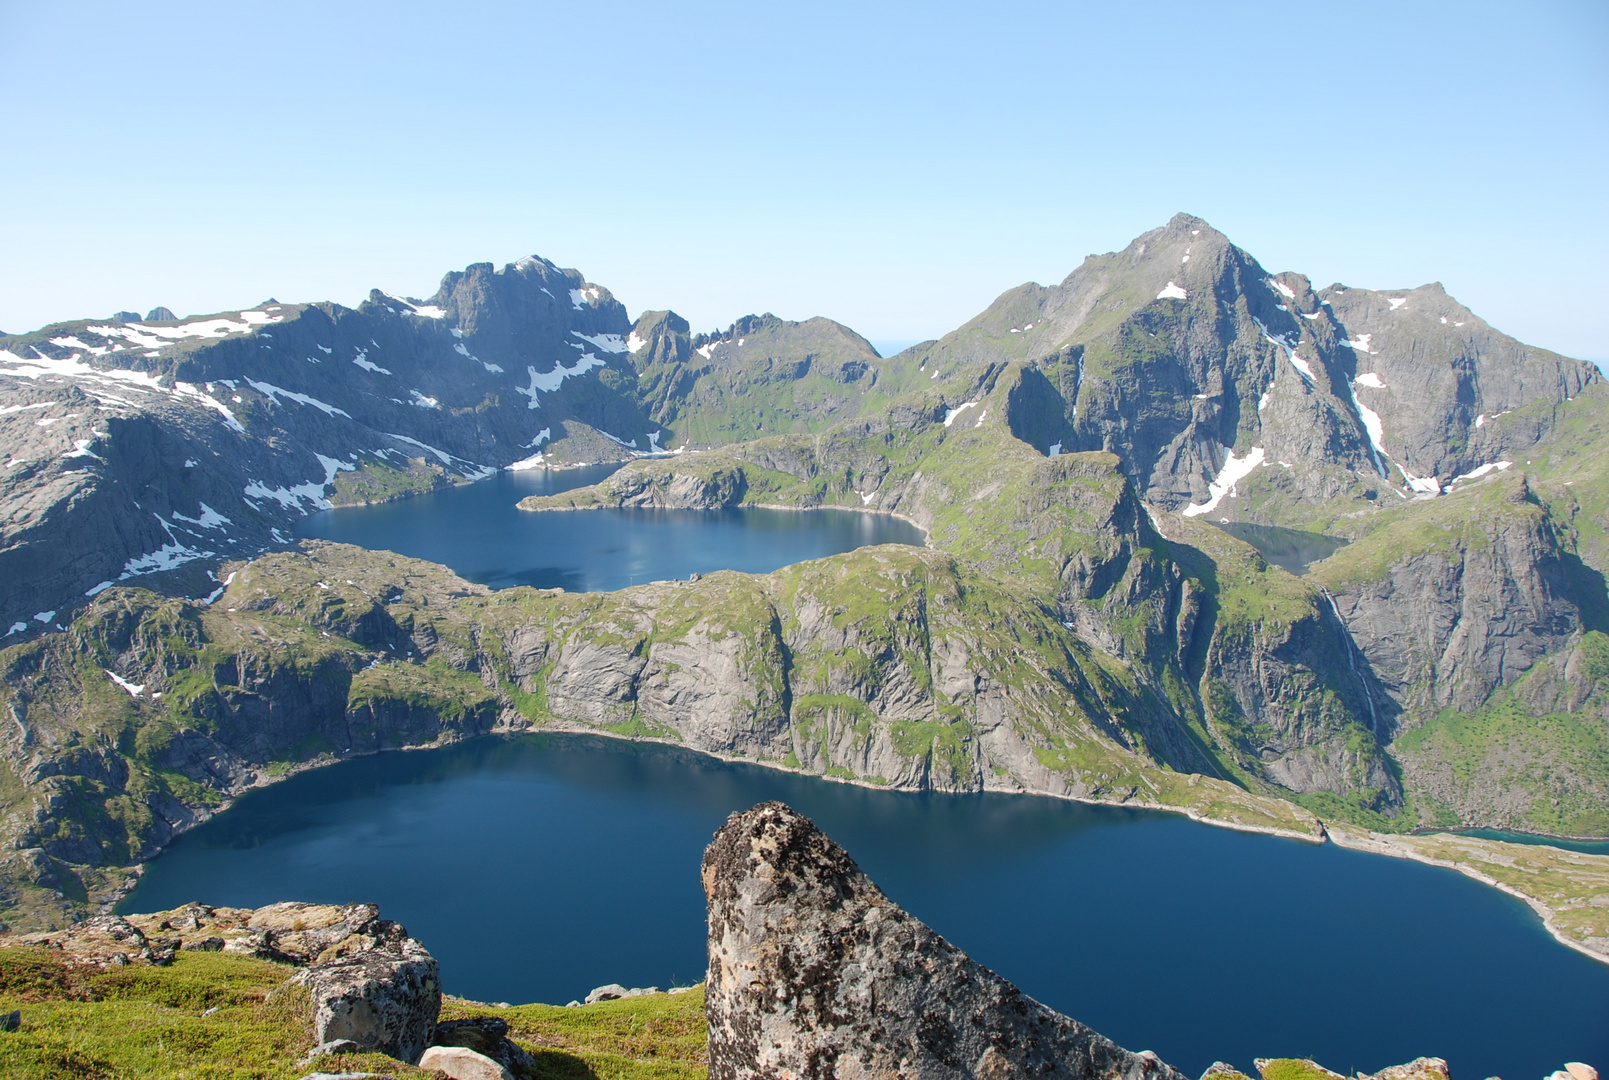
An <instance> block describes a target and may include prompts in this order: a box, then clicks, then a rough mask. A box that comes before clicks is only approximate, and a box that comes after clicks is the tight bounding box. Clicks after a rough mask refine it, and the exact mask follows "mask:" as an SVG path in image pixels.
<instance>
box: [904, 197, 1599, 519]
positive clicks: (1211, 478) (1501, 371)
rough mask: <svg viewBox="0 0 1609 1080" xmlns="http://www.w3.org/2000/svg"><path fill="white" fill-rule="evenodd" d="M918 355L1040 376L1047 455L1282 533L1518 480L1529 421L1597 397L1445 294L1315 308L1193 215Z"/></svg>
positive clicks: (1304, 294)
mask: <svg viewBox="0 0 1609 1080" xmlns="http://www.w3.org/2000/svg"><path fill="white" fill-rule="evenodd" d="M904 355H915V356H916V357H917V358H918V362H919V363H921V364H924V365H926V366H927V367H929V368H930V369H932V370H934V371H935V372H938V371H943V370H944V369H946V368H949V367H954V366H958V365H964V364H967V363H975V362H980V361H999V360H1011V359H1018V360H1028V361H1033V362H1035V363H1037V365H1038V366H1039V367H1040V368H1041V369H1042V370H1043V371H1044V372H1045V374H1046V376H1047V377H1048V378H1050V379H1051V381H1052V382H1054V383H1055V384H1056V387H1057V389H1058V391H1059V393H1060V395H1061V398H1062V402H1063V413H1064V425H1063V427H1062V429H1061V430H1059V431H1046V432H1045V433H1044V435H1043V437H1044V438H1045V439H1047V440H1049V442H1048V443H1047V444H1046V445H1049V444H1051V443H1059V444H1060V445H1061V447H1062V449H1063V450H1067V451H1071V450H1093V449H1104V450H1110V451H1112V452H1113V453H1116V454H1117V455H1118V456H1119V457H1120V458H1122V460H1123V462H1124V466H1125V470H1126V471H1127V472H1128V473H1129V475H1130V476H1131V477H1133V479H1134V481H1135V482H1136V483H1137V484H1139V485H1140V486H1141V489H1142V491H1143V492H1144V494H1145V497H1146V498H1147V500H1148V501H1150V502H1152V503H1154V504H1156V505H1157V506H1160V507H1162V508H1165V509H1168V510H1185V509H1186V508H1188V511H1189V512H1195V513H1202V512H1208V510H1207V508H1208V506H1209V505H1210V506H1211V511H1210V512H1211V513H1212V514H1213V515H1214V516H1215V518H1216V517H1219V516H1223V517H1227V518H1229V519H1230V520H1236V519H1248V518H1252V517H1256V516H1258V515H1259V514H1260V515H1261V516H1262V517H1265V518H1268V519H1271V520H1275V521H1279V522H1280V523H1284V522H1285V521H1286V520H1289V521H1291V523H1296V522H1302V521H1306V522H1319V521H1324V520H1326V519H1328V518H1333V517H1334V516H1335V515H1336V514H1338V513H1342V512H1345V511H1344V510H1343V507H1344V508H1345V510H1357V509H1362V508H1363V506H1362V504H1365V503H1369V502H1373V501H1375V500H1377V499H1382V498H1383V499H1387V500H1389V499H1393V498H1394V499H1406V498H1409V497H1412V496H1415V495H1426V494H1437V493H1441V492H1443V491H1445V490H1446V489H1447V488H1449V487H1450V486H1451V485H1453V484H1454V483H1456V482H1457V481H1458V480H1459V479H1461V478H1464V477H1468V476H1470V475H1471V474H1474V473H1477V472H1479V471H1480V470H1482V469H1485V470H1486V471H1488V472H1489V471H1491V470H1492V469H1495V468H1502V467H1505V466H1502V465H1501V463H1502V462H1504V461H1512V460H1513V459H1514V458H1516V457H1517V456H1519V455H1521V454H1522V453H1523V452H1524V450H1525V449H1526V448H1527V447H1530V446H1533V445H1535V444H1536V442H1537V441H1538V440H1539V439H1540V438H1542V437H1543V436H1544V435H1545V434H1546V433H1547V431H1548V430H1549V427H1550V420H1548V419H1547V418H1543V417H1538V416H1533V415H1529V414H1527V415H1525V416H1515V415H1514V414H1515V413H1516V411H1517V410H1525V409H1527V408H1528V407H1532V406H1539V405H1540V406H1552V405H1557V404H1559V403H1562V402H1564V401H1566V400H1568V399H1569V398H1571V397H1572V396H1574V395H1575V394H1578V393H1580V391H1581V390H1582V388H1583V387H1585V386H1587V385H1589V384H1592V383H1594V382H1597V381H1599V380H1601V377H1602V376H1601V375H1600V373H1599V372H1598V371H1597V369H1596V368H1595V367H1593V365H1591V364H1589V363H1586V362H1584V361H1579V360H1571V359H1568V358H1566V357H1562V356H1558V355H1556V354H1554V353H1550V352H1547V351H1546V350H1543V349H1535V348H1531V347H1529V346H1526V345H1523V344H1521V343H1520V342H1517V341H1515V340H1514V339H1513V338H1510V337H1508V336H1506V335H1504V334H1502V333H1499V332H1498V331H1496V330H1494V329H1492V328H1491V327H1490V326H1488V325H1487V324H1486V323H1485V322H1483V321H1482V320H1481V319H1480V318H1478V317H1477V316H1475V315H1474V314H1473V313H1471V312H1470V311H1469V310H1468V309H1467V308H1465V307H1463V306H1462V305H1461V304H1459V303H1458V302H1457V301H1455V300H1453V299H1452V298H1451V297H1449V296H1448V295H1447V294H1446V292H1445V291H1444V290H1443V289H1442V287H1441V286H1440V285H1439V284H1431V285H1424V286H1420V287H1419V288H1417V289H1403V290H1385V291H1380V290H1368V289H1354V288H1348V287H1346V286H1342V285H1331V286H1329V287H1328V288H1325V289H1323V290H1320V291H1314V289H1313V287H1312V285H1311V283H1310V282H1309V281H1308V280H1307V278H1305V277H1302V276H1301V275H1300V274H1295V273H1278V274H1275V273H1270V272H1268V271H1267V270H1265V269H1264V268H1263V267H1262V266H1261V265H1260V264H1258V262H1257V261H1256V260H1255V259H1254V258H1252V257H1251V256H1250V255H1249V254H1247V253H1246V252H1244V251H1242V250H1241V249H1240V248H1238V247H1235V246H1234V245H1233V244H1232V243H1230V242H1229V240H1228V238H1227V237H1225V236H1224V235H1223V234H1221V233H1219V232H1217V231H1216V230H1214V229H1213V228H1212V227H1211V226H1210V225H1208V224H1207V223H1206V222H1204V221H1202V220H1200V219H1199V218H1194V217H1190V216H1189V215H1185V214H1180V215H1177V216H1176V217H1174V219H1173V220H1172V221H1170V222H1169V223H1168V224H1167V225H1166V226H1164V227H1162V228H1160V229H1154V230H1152V231H1151V232H1148V233H1146V234H1145V235H1143V236H1141V237H1139V238H1137V239H1136V240H1135V241H1134V242H1133V243H1131V244H1130V245H1129V246H1128V247H1127V248H1125V249H1124V250H1122V251H1120V252H1115V253H1111V254H1107V255H1092V256H1090V257H1089V258H1087V259H1085V260H1084V263H1083V264H1082V265H1081V266H1079V267H1078V269H1076V270H1074V271H1073V272H1072V273H1071V274H1069V275H1068V276H1067V278H1066V279H1065V280H1064V281H1062V283H1061V284H1059V285H1055V286H1051V287H1048V288H1047V287H1043V286H1039V285H1035V284H1032V283H1030V284H1026V285H1022V286H1019V287H1018V288H1016V289H1013V290H1011V291H1010V292H1007V293H1005V294H1003V295H1002V296H1001V297H1000V298H999V299H998V300H996V301H995V302H994V304H992V305H991V306H990V307H989V308H988V310H986V311H984V312H983V313H982V314H980V315H978V316H977V317H976V318H974V319H972V320H971V321H970V322H968V323H966V324H965V325H964V326H962V327H960V328H959V329H957V330H955V331H953V332H952V333H950V334H947V335H945V336H944V337H943V338H941V339H940V340H938V341H936V342H930V343H927V344H924V345H921V346H917V347H916V348H915V349H913V350H911V351H910V353H908V354H904ZM1254 457H1255V458H1256V459H1257V463H1256V465H1255V466H1253V467H1251V468H1250V469H1248V468H1247V466H1246V465H1245V463H1246V462H1247V461H1249V460H1251V459H1252V458H1254ZM1230 491H1233V492H1234V494H1235V495H1236V496H1239V497H1243V498H1244V499H1245V500H1246V502H1245V503H1244V504H1241V505H1240V506H1239V507H1237V508H1234V509H1236V510H1238V512H1229V511H1230V509H1231V508H1226V507H1225V506H1224V505H1223V503H1222V500H1221V497H1220V494H1219V493H1220V492H1222V493H1225V494H1227V493H1228V492H1230ZM1215 500H1217V501H1215ZM1253 508H1255V509H1253Z"/></svg>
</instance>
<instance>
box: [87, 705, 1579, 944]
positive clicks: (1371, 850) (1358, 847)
mask: <svg viewBox="0 0 1609 1080" xmlns="http://www.w3.org/2000/svg"><path fill="white" fill-rule="evenodd" d="M522 719H523V718H522ZM543 734H559V735H591V736H594V737H597V738H602V739H611V740H614V741H618V742H627V743H647V744H653V745H658V746H667V747H674V748H676V749H678V750H683V751H687V752H690V753H694V754H698V755H700V756H702V757H707V758H711V759H713V760H716V761H721V762H724V763H727V764H734V765H751V766H757V767H760V768H765V769H770V770H774V771H777V772H784V773H791V774H793V775H796V776H801V777H805V778H808V779H813V780H821V781H826V782H829V783H838V784H847V785H849V786H852V787H859V788H864V789H867V790H873V791H899V792H905V793H908V794H920V793H921V791H920V790H918V789H909V788H894V787H890V786H888V785H884V784H873V783H871V782H869V781H866V780H862V779H859V778H846V777H840V776H827V775H825V774H821V773H812V772H808V771H806V770H804V769H799V768H794V767H792V766H788V765H784V764H782V763H781V762H772V761H757V760H755V759H753V758H746V757H741V756H737V755H732V754H723V753H720V752H718V751H712V750H703V749H699V748H697V747H691V746H687V745H685V744H683V743H680V742H676V741H674V740H671V739H656V738H651V737H645V736H638V735H622V734H619V733H617V732H612V731H603V730H599V729H597V728H592V727H588V726H587V725H585V724H579V723H574V722H569V721H553V722H548V723H545V724H541V725H532V726H528V727H524V726H522V727H514V726H512V725H509V724H500V725H499V726H498V727H495V728H493V729H492V730H490V731H487V732H484V733H482V734H479V735H470V736H466V737H463V738H456V739H449V740H446V741H445V742H443V741H439V740H438V741H436V742H432V743H428V744H424V745H419V746H401V747H392V748H388V749H382V750H369V751H364V752H361V753H354V754H348V755H343V756H340V757H334V756H321V757H319V758H315V759H312V760H310V761H305V762H297V763H294V764H290V765H288V766H287V767H285V768H283V769H282V770H280V771H278V772H275V773H273V774H272V775H270V774H269V773H268V772H267V768H266V767H265V769H264V770H262V771H257V772H256V776H255V779H254V780H253V781H252V783H251V784H249V785H247V786H245V787H243V788H241V789H239V790H237V791H235V792H234V793H233V794H232V795H230V796H229V797H227V798H226V799H224V800H223V801H222V802H220V803H219V805H218V806H217V807H216V808H213V809H211V810H210V811H209V812H207V813H206V814H205V815H200V814H198V815H196V816H195V818H194V819H193V820H192V821H191V822H189V823H188V824H186V825H185V826H184V828H183V829H180V830H176V831H175V832H174V834H173V837H172V839H170V840H169V842H168V844H164V845H162V846H161V847H159V848H157V850H156V851H155V852H153V853H152V855H151V857H150V858H148V859H144V860H142V861H140V862H139V863H137V864H135V865H133V866H131V867H129V868H128V872H127V877H126V879H125V880H124V882H123V883H122V884H121V885H120V886H118V887H117V888H115V889H113V890H109V891H108V893H107V894H105V895H106V898H105V899H104V900H103V901H101V902H100V903H99V904H98V905H97V913H98V914H111V913H113V912H114V911H115V909H116V908H117V906H118V905H119V904H121V903H122V902H123V900H124V899H126V898H127V896H128V895H129V894H130V893H131V892H132V891H133V890H134V888H135V886H137V885H138V884H139V881H140V878H141V877H143V875H144V873H145V869H146V867H147V866H149V865H150V863H151V862H152V861H154V860H155V859H157V858H159V857H160V856H161V854H162V853H163V851H165V850H166V849H167V848H168V846H170V845H171V844H172V842H173V840H176V839H178V838H179V837H180V836H182V835H184V833H187V832H189V831H190V830H191V829H193V828H195V827H197V826H199V825H202V824H204V823H206V822H208V821H211V820H212V819H213V818H215V817H217V816H218V815H219V814H222V813H225V812H226V811H228V810H229V809H230V808H231V807H232V806H233V805H234V803H235V801H236V800H237V799H239V798H240V797H241V796H243V795H245V794H246V793H247V792H250V791H255V790H257V789H259V788H267V787H272V786H273V785H275V784H278V783H279V782H280V781H282V780H288V779H290V778H291V777H292V776H298V775H301V774H302V773H306V772H312V771H314V770H317V769H323V768H327V767H329V766H331V765H335V764H337V763H339V762H342V761H350V760H354V759H357V758H364V757H377V756H379V755H381V754H388V753H396V752H399V751H400V752H404V753H411V752H420V751H429V750H442V749H446V748H447V747H449V746H455V745H458V744H460V743H464V742H469V741H472V740H479V739H487V738H490V737H499V738H502V739H504V740H511V739H514V738H517V737H520V736H527V735H543ZM983 793H987V794H1000V795H1026V796H1030V797H1036V798H1050V799H1060V800H1062V801H1065V802H1074V803H1081V804H1084V805H1087V806H1107V807H1114V808H1120V809H1130V810H1153V811H1160V812H1165V813H1170V814H1178V815H1180V816H1183V817H1186V818H1188V819H1190V820H1191V821H1195V822H1197V823H1199V824H1202V825H1209V826H1212V827H1215V828H1220V829H1229V830H1232V831H1236V832H1245V833H1254V834H1259V835H1264V836H1274V837H1280V838H1283V839H1287V840H1297V841H1301V842H1303V843H1308V844H1323V843H1326V842H1329V843H1334V844H1335V845H1336V846H1337V847H1342V848H1347V849H1350V850H1354V851H1360V852H1363V853H1366V854H1373V855H1380V856H1383V857H1386V858H1396V859H1406V860H1408V861H1411V862H1419V863H1422V864H1425V865H1428V866H1436V867H1440V868H1442V869H1450V870H1455V871H1457V872H1458V873H1460V874H1463V875H1464V876H1466V877H1468V878H1471V879H1472V880H1474V881H1477V882H1479V883H1481V884H1483V885H1487V886H1490V887H1492V888H1494V889H1497V890H1498V891H1499V892H1503V893H1506V894H1508V895H1509V896H1512V897H1514V898H1515V899H1517V900H1519V901H1521V902H1522V903H1524V904H1525V905H1526V906H1527V907H1529V908H1530V909H1531V910H1532V912H1534V913H1535V914H1536V915H1537V916H1538V918H1540V919H1541V921H1542V925H1543V927H1544V929H1546V930H1547V932H1548V934H1549V936H1550V937H1552V938H1553V939H1554V940H1555V941H1557V942H1558V943H1559V944H1561V945H1564V946H1566V947H1568V948H1570V949H1572V950H1574V951H1576V952H1579V953H1581V954H1583V955H1585V956H1589V957H1591V958H1592V959H1594V960H1596V961H1598V962H1599V963H1602V964H1609V951H1603V952H1600V951H1597V950H1595V949H1593V948H1591V947H1589V946H1588V945H1586V944H1584V943H1582V942H1579V941H1576V940H1573V939H1571V938H1569V937H1567V936H1566V935H1565V934H1564V932H1563V929H1562V927H1560V926H1559V925H1558V924H1557V922H1556V920H1557V917H1558V916H1559V914H1560V911H1559V910H1557V909H1555V908H1553V907H1552V906H1551V905H1549V904H1547V903H1546V902H1544V901H1543V900H1541V899H1540V898H1538V897H1534V896H1530V895H1528V894H1526V893H1525V892H1523V891H1521V890H1520V889H1518V888H1515V887H1513V886H1512V885H1509V884H1507V883H1505V882H1502V881H1499V880H1497V879H1496V878H1494V877H1492V876H1491V875H1489V874H1486V873H1484V872H1482V871H1481V870H1479V869H1477V868H1476V867H1474V866H1472V865H1470V864H1469V863H1467V862H1461V861H1458V860H1456V859H1447V858H1438V857H1436V856H1435V855H1432V854H1429V853H1426V852H1421V851H1417V850H1415V849H1414V848H1413V847H1411V846H1408V845H1406V844H1402V843H1393V842H1392V841H1393V840H1396V839H1398V838H1396V837H1393V836H1391V835H1389V834H1380V833H1373V832H1370V831H1367V830H1363V829H1359V828H1356V827H1354V826H1349V825H1345V824H1340V823H1331V822H1325V821H1323V820H1322V819H1317V818H1315V820H1317V821H1318V825H1319V833H1318V835H1312V834H1308V833H1303V832H1299V831H1297V830H1295V829H1285V828H1280V827H1278V826H1269V825H1255V824H1248V823H1246V822H1239V821H1229V820H1225V819H1223V818H1217V817H1213V816H1211V815H1209V814H1205V813H1202V812H1201V811H1199V810H1197V809H1195V808H1192V807H1185V806H1170V805H1165V804H1162V803H1157V802H1154V801H1150V800H1144V799H1138V798H1132V797H1131V798H1092V797H1089V796H1078V795H1068V794H1065V793H1062V792H1053V791H1042V790H1036V789H1031V788H1026V787H1020V786H1019V787H1010V788H1007V787H990V786H988V784H987V783H986V784H985V786H984V788H983V791H982V792H978V793H969V792H938V793H937V794H955V795H966V794H983ZM1404 835H1405V836H1408V835H1412V834H1404ZM1443 835H1456V834H1443ZM1462 839H1463V840H1465V841H1466V842H1467V843H1472V844H1476V845H1495V844H1498V843H1501V842H1500V841H1490V840H1484V839H1481V838H1478V837H1462ZM1529 846H1533V847H1538V848H1543V847H1545V846H1544V845H1529ZM1547 850H1560V851H1563V850H1564V849H1547ZM1569 854H1571V855H1574V856H1577V857H1579V858H1584V859H1597V860H1603V861H1604V862H1605V863H1606V864H1609V856H1602V855H1590V854H1585V853H1580V852H1569Z"/></svg>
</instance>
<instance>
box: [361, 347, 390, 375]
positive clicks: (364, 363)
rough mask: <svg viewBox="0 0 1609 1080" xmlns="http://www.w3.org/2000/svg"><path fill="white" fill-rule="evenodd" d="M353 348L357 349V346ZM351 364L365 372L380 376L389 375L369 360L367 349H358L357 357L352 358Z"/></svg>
mask: <svg viewBox="0 0 1609 1080" xmlns="http://www.w3.org/2000/svg"><path fill="white" fill-rule="evenodd" d="M354 348H357V346H354ZM352 362H353V363H354V364H356V365H357V366H358V367H360V368H362V369H363V370H365V371H373V372H377V373H379V374H381V375H389V374H391V372H389V371H387V370H386V369H385V368H383V367H381V366H380V365H379V364H376V363H375V362H374V361H373V360H370V359H369V351H368V350H367V349H363V348H358V354H357V356H355V357H353V359H352Z"/></svg>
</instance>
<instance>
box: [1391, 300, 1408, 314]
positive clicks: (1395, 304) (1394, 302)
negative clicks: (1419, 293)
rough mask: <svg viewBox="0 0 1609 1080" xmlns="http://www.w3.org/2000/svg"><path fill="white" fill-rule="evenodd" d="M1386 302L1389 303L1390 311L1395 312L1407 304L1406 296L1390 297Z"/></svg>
mask: <svg viewBox="0 0 1609 1080" xmlns="http://www.w3.org/2000/svg"><path fill="white" fill-rule="evenodd" d="M1387 302H1388V303H1390V305H1391V310H1392V311H1396V310H1397V309H1398V308H1399V307H1401V306H1402V305H1403V304H1406V303H1407V302H1408V298H1407V297H1406V296H1393V297H1390V298H1389V299H1388V301H1387Z"/></svg>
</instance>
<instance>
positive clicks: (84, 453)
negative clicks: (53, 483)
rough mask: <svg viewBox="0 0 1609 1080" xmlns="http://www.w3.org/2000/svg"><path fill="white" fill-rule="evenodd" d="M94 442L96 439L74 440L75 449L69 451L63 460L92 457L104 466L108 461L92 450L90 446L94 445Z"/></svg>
mask: <svg viewBox="0 0 1609 1080" xmlns="http://www.w3.org/2000/svg"><path fill="white" fill-rule="evenodd" d="M94 441H95V440H94V439H74V440H73V448H72V449H71V450H69V451H67V453H65V454H63V455H62V457H63V458H75V457H92V458H94V459H95V460H96V461H99V462H101V463H103V464H104V463H105V461H106V459H105V458H103V457H101V456H100V455H99V454H97V453H96V452H95V451H93V450H91V449H90V444H92V443H93V442H94Z"/></svg>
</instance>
